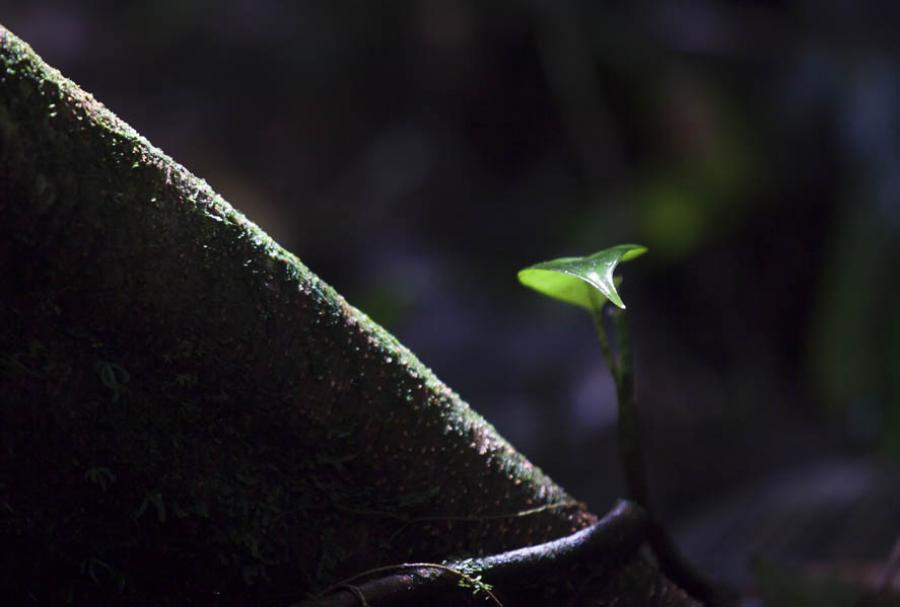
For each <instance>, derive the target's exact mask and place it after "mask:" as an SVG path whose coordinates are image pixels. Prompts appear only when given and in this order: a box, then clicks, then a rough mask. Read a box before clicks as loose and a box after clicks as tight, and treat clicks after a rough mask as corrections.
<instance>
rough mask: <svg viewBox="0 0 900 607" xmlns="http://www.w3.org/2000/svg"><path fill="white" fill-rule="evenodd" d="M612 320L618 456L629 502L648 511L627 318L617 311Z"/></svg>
mask: <svg viewBox="0 0 900 607" xmlns="http://www.w3.org/2000/svg"><path fill="white" fill-rule="evenodd" d="M613 319H614V320H615V323H616V337H617V339H618V346H619V347H618V354H619V356H618V364H617V365H616V367H617V373H616V374H614V375H613V379H614V380H615V383H616V397H617V399H618V401H619V455H620V457H621V458H622V466H623V467H624V473H625V486H626V488H627V497H628V499H630V500H632V501H634V502H637V503H638V504H640V505H641V506H643V507H644V508H645V509H647V510H648V511H649V510H650V500H649V495H648V491H647V475H646V472H645V470H644V456H643V454H642V452H641V440H640V429H639V425H638V414H637V405H636V404H635V400H634V367H633V364H632V356H631V334H630V331H629V329H628V317H627V316H626V315H625V312H624V311H622V310H615V311H614V312H613Z"/></svg>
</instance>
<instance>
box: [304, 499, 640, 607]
mask: <svg viewBox="0 0 900 607" xmlns="http://www.w3.org/2000/svg"><path fill="white" fill-rule="evenodd" d="M649 522H650V521H649V518H648V516H647V513H646V511H645V510H644V509H643V508H641V507H640V506H638V505H637V504H634V503H633V502H627V501H620V502H618V503H617V504H616V506H615V507H614V508H613V509H612V510H611V511H610V512H609V514H607V515H606V516H605V517H603V518H602V519H601V520H599V521H598V522H596V523H594V524H593V525H591V526H590V527H586V528H585V529H582V530H581V531H578V532H576V533H573V534H572V535H569V536H566V537H564V538H560V539H558V540H554V541H551V542H546V543H544V544H538V545H536V546H529V547H527V548H520V549H518V550H511V551H509V552H503V553H501V554H495V555H491V556H487V557H483V558H478V559H465V560H462V561H455V562H450V563H445V564H437V563H405V564H401V565H394V566H388V567H379V568H377V569H372V570H369V571H365V572H363V573H360V574H358V575H356V576H354V577H352V578H349V579H347V580H343V581H341V582H340V583H338V584H336V585H334V586H332V587H330V588H328V589H326V590H325V591H324V592H323V593H321V594H320V595H318V596H317V597H315V598H313V599H311V600H308V601H304V602H303V603H301V604H300V607H360V605H363V604H366V603H368V604H369V605H373V606H374V605H385V604H390V603H391V602H394V601H400V600H402V601H413V600H414V601H419V602H421V601H423V600H425V599H426V598H428V597H432V596H435V595H437V594H440V593H443V592H447V591H449V590H451V589H452V588H454V587H456V586H459V585H462V586H464V587H465V588H468V589H469V590H468V591H469V592H476V593H477V592H479V591H484V592H486V593H488V594H489V596H490V597H491V598H493V599H494V600H495V602H496V603H497V604H500V603H499V600H498V599H497V598H496V597H495V596H494V595H493V594H490V589H491V586H492V585H495V584H500V583H503V582H506V581H514V580H519V581H521V580H523V579H524V580H527V579H539V578H540V577H542V576H549V575H552V574H554V573H558V572H559V571H561V570H563V569H565V568H566V567H567V566H570V565H573V564H575V563H577V562H585V563H591V564H600V563H604V562H611V561H617V562H618V561H625V560H627V559H629V558H631V557H633V556H634V555H635V554H636V553H637V551H638V550H639V549H640V547H641V545H642V544H644V542H646V541H647V539H648V531H649ZM376 574H386V575H380V576H379V577H375V578H374V579H370V580H369V581H366V582H363V583H358V582H359V581H360V580H362V579H364V578H367V577H371V576H372V575H376ZM460 582H462V583H461V584H460ZM351 583H353V588H354V590H353V591H350V590H348V585H349V584H351ZM363 601H364V602H363Z"/></svg>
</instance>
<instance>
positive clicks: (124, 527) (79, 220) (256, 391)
mask: <svg viewBox="0 0 900 607" xmlns="http://www.w3.org/2000/svg"><path fill="white" fill-rule="evenodd" d="M0 276H2V282H0V592H2V594H3V596H6V597H13V598H14V599H15V600H14V601H13V602H16V603H18V602H19V600H23V601H31V602H33V603H35V604H57V603H58V604H96V603H97V601H101V602H104V603H107V604H116V603H120V604H140V605H145V604H146V605H151V604H152V605H157V604H159V605H164V604H178V605H188V604H197V605H206V604H209V605H214V604H221V605H228V604H242V603H247V602H249V601H251V600H252V601H254V602H257V603H260V602H262V604H266V605H287V604H291V603H292V602H296V601H300V600H304V599H306V598H308V597H309V596H310V595H312V594H314V593H315V592H317V591H319V590H321V589H323V588H325V587H327V586H328V585H329V584H331V583H333V582H334V581H335V580H338V579H341V578H342V577H346V576H350V575H352V574H354V573H357V572H359V571H362V570H365V569H367V568H374V567H378V566H384V565H389V564H392V563H402V562H410V561H417V562H421V561H435V562H442V561H446V560H449V559H459V558H477V557H481V556H486V555H491V554H495V553H502V552H504V551H510V550H514V549H517V548H521V547H524V546H529V545H533V544H537V543H541V542H548V541H551V540H554V539H557V538H560V537H563V536H566V535H569V534H571V533H573V532H576V531H578V530H580V529H583V528H585V527H587V526H589V525H591V524H593V523H594V522H595V521H596V520H597V519H596V517H595V516H594V515H593V514H591V513H590V512H588V511H587V509H586V508H585V507H584V505H582V504H580V503H578V502H577V501H575V500H574V499H573V498H572V497H571V496H569V495H568V494H567V493H566V492H565V491H564V490H563V489H562V488H560V487H559V486H558V485H556V484H555V483H554V482H553V481H551V480H550V479H549V478H548V477H547V476H546V475H544V474H543V473H542V472H541V471H540V470H539V469H538V468H536V467H535V466H533V465H532V464H531V463H529V462H528V461H527V460H526V459H525V458H524V457H523V456H522V455H520V454H519V453H518V452H516V451H515V450H514V449H513V448H512V447H511V446H510V445H509V444H508V443H507V442H506V441H505V440H503V439H502V438H501V437H500V436H499V435H498V434H497V432H496V431H495V430H494V428H493V427H491V426H490V424H488V423H487V422H485V421H484V420H483V419H482V418H481V417H480V416H478V415H477V414H476V413H475V412H474V411H473V410H472V409H471V408H470V407H469V406H468V405H467V404H466V403H465V402H463V401H462V400H460V398H459V397H458V396H457V395H456V394H455V393H454V392H453V391H452V390H450V389H449V388H448V387H447V386H445V385H444V384H443V383H441V382H440V381H439V380H438V379H437V378H436V377H435V376H434V375H433V374H432V373H431V371H429V370H428V369H427V368H426V367H424V366H423V365H422V364H421V363H420V362H419V361H418V360H417V359H416V357H415V356H414V355H413V354H412V353H411V352H410V351H409V350H407V349H406V348H404V347H403V346H402V345H401V344H399V343H398V342H397V340H396V339H395V338H393V337H392V336H391V335H389V334H388V333H387V332H385V331H384V330H383V329H382V328H380V327H379V326H378V325H377V324H375V323H374V322H372V321H371V320H370V319H369V318H368V317H366V316H365V314H363V313H361V312H360V311H359V310H357V309H355V308H353V307H352V306H351V305H349V304H348V303H347V302H346V301H345V300H344V299H343V298H342V297H341V296H340V295H338V294H337V293H336V292H335V291H334V290H333V289H331V288H330V287H329V286H328V285H326V284H325V283H323V282H322V281H321V280H320V279H319V278H317V277H316V276H315V275H314V274H313V273H312V272H310V271H309V270H308V269H307V268H306V267H305V266H304V265H303V264H302V263H301V262H300V261H299V260H298V259H297V258H296V257H295V256H294V255H292V254H291V253H289V252H287V251H285V250H284V249H283V248H281V247H280V246H279V245H277V244H276V243H275V242H273V241H272V240H271V239H270V238H269V237H268V236H267V235H266V234H265V233H263V232H262V231H261V230H260V229H259V228H258V227H256V226H255V225H254V224H253V223H251V222H250V221H249V220H247V219H246V218H245V217H244V216H243V215H241V214H240V213H239V212H238V211H236V210H235V209H234V208H233V207H231V206H230V205H229V204H228V203H226V202H225V201H224V200H223V199H222V198H221V197H219V196H218V195H217V194H215V192H213V190H212V189H211V188H210V187H209V186H208V185H207V184H206V183H205V182H204V181H203V180H201V179H199V178H197V177H195V176H193V175H192V174H190V173H189V172H188V171H187V170H186V169H185V168H183V167H182V166H180V165H179V164H177V163H176V162H175V161H173V160H172V159H171V158H169V157H168V156H166V155H165V154H164V153H163V152H161V151H160V150H158V149H156V148H155V147H153V146H152V145H151V144H150V143H149V142H147V141H146V140H145V139H144V138H142V137H141V136H140V135H139V134H138V133H136V132H135V131H134V130H133V129H131V128H130V127H129V126H128V125H126V124H125V123H123V122H122V121H121V120H119V119H118V118H116V117H115V116H114V115H113V114H112V113H111V112H110V111H109V110H107V109H106V108H105V107H104V106H103V105H101V104H100V103H99V102H97V101H96V100H95V99H94V98H93V97H92V96H91V95H89V94H88V93H85V92H84V91H82V90H81V89H80V88H78V87H77V86H76V85H75V84H74V83H72V82H71V81H69V80H67V79H65V78H64V77H63V76H62V75H61V74H59V72H57V71H56V70H54V69H53V68H51V67H49V66H47V65H46V64H45V63H43V61H42V60H41V59H40V58H39V57H38V56H37V55H36V54H35V53H34V52H33V51H32V50H31V48H30V47H29V46H28V45H27V44H25V43H24V42H22V41H21V40H19V39H18V38H16V37H15V36H14V35H13V34H11V33H10V32H8V31H7V30H5V29H3V28H2V26H0ZM605 567H606V569H605V570H606V571H607V572H608V573H609V572H611V571H616V572H618V573H616V574H614V575H613V574H611V573H609V575H608V576H607V577H606V578H605V581H604V582H603V583H602V584H601V585H600V586H601V590H600V591H598V593H595V596H601V595H603V594H602V593H606V595H603V596H607V595H609V593H611V592H619V590H616V589H621V593H626V589H627V588H628V587H629V586H628V583H629V582H628V580H630V579H632V578H635V576H637V577H639V578H640V579H645V578H646V579H651V580H652V584H651V586H652V587H653V588H657V586H658V587H659V588H664V589H667V590H666V592H671V593H672V596H675V595H677V596H679V597H681V598H679V599H678V600H679V601H683V602H678V601H674V600H673V601H674V602H669V603H660V604H672V605H675V604H691V603H690V601H689V599H687V597H685V596H684V595H683V593H681V594H678V593H679V591H678V589H677V588H674V587H673V586H672V585H671V584H670V583H669V582H667V581H666V580H665V578H663V577H661V576H659V574H658V573H657V572H656V570H655V569H653V568H652V567H651V566H650V565H648V564H647V563H646V562H644V561H643V560H641V559H640V558H639V557H638V556H634V557H630V560H628V561H626V562H621V563H617V564H615V567H613V566H611V565H610V564H609V563H607V564H606V565H605ZM562 573H564V572H562ZM584 575H586V576H589V573H584ZM640 576H643V577H640ZM648 576H649V577H648ZM585 579H587V578H585ZM523 583H524V582H523ZM528 583H530V584H532V585H535V586H537V587H541V588H543V590H542V592H549V593H550V594H553V593H555V592H563V591H564V590H560V589H561V588H563V589H565V588H568V587H571V586H573V584H574V581H573V580H572V579H568V578H566V576H565V575H560V576H558V579H557V578H554V579H553V580H549V581H548V580H529V581H528ZM499 592H500V594H501V595H502V589H499ZM654 592H656V590H654ZM660 592H662V591H660ZM663 594H665V593H663ZM454 596H457V597H458V595H454ZM534 596H541V595H534ZM478 600H479V601H480V600H481V597H478ZM598 604H601V603H598ZM622 604H626V603H622ZM635 604H639V603H635Z"/></svg>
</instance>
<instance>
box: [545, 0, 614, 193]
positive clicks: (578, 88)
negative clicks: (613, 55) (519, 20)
mask: <svg viewBox="0 0 900 607" xmlns="http://www.w3.org/2000/svg"><path fill="white" fill-rule="evenodd" d="M529 5H530V8H531V11H532V18H533V21H534V30H535V34H536V41H537V47H538V48H537V50H538V54H539V55H540V59H541V63H542V64H543V67H544V72H545V74H546V77H547V84H548V86H549V88H550V91H551V93H552V94H553V97H554V98H555V100H556V104H557V107H558V110H559V115H560V119H561V120H562V123H563V127H564V128H565V130H566V133H567V135H568V137H569V141H570V143H571V145H572V147H573V149H574V152H575V156H576V157H577V158H578V162H579V164H580V165H581V167H580V168H581V170H582V172H583V175H584V179H585V181H586V183H587V187H588V190H589V192H588V193H589V195H591V196H593V195H594V194H596V193H597V192H598V191H600V190H601V189H603V184H604V183H605V182H606V181H607V179H606V177H608V176H609V175H613V174H620V173H621V171H622V170H624V168H625V167H624V163H623V161H622V158H621V152H620V149H619V146H618V144H617V142H616V140H615V139H614V133H615V130H614V128H613V120H612V117H611V116H610V114H609V111H608V108H607V106H606V104H605V103H604V100H603V94H602V92H601V90H600V86H599V84H598V82H597V78H596V75H595V73H594V65H593V59H592V57H591V47H590V44H589V43H588V40H587V39H586V37H585V35H584V32H583V30H582V28H581V27H580V26H579V20H578V16H577V15H576V14H575V10H576V9H575V7H574V6H572V3H571V2H569V1H568V0H558V1H554V0H529Z"/></svg>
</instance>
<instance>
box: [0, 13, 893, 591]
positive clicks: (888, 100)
mask: <svg viewBox="0 0 900 607" xmlns="http://www.w3.org/2000/svg"><path fill="white" fill-rule="evenodd" d="M0 22H2V23H3V24H4V25H6V26H7V27H9V28H10V29H11V30H12V31H13V32H14V33H16V34H17V35H19V36H21V37H22V38H23V39H25V40H26V41H28V42H29V43H31V44H32V45H33V46H34V48H35V50H36V51H37V52H38V53H39V54H41V55H42V56H43V57H44V58H45V59H46V60H47V61H48V62H49V63H50V64H51V65H54V66H56V67H58V68H60V70H61V71H62V72H63V73H64V74H65V75H67V76H68V77H70V78H72V79H73V80H75V81H76V82H78V83H79V84H80V85H81V86H83V87H84V88H85V89H86V90H88V91H90V92H92V93H94V94H95V96H96V97H97V98H98V99H99V100H101V101H102V102H104V103H105V104H106V105H107V106H108V107H109V108H110V109H112V110H113V111H114V112H116V113H117V114H118V115H119V116H120V117H122V118H123V119H124V120H125V121H127V122H129V123H130V124H131V125H133V126H134V127H135V128H136V129H137V130H138V131H139V132H141V133H142V134H143V135H145V136H146V137H147V138H148V139H149V140H150V141H151V142H152V143H153V144H155V145H157V146H159V147H160V148H162V149H163V150H165V151H166V152H167V153H168V154H170V155H171V156H173V157H174V158H175V159H177V160H178V161H179V162H181V163H183V164H184V165H185V166H187V167H188V168H189V169H190V170H191V171H193V172H194V173H196V174H197V175H199V176H201V177H203V178H205V179H206V180H207V181H209V182H210V184H211V185H212V186H213V188H215V189H216V190H218V191H219V192H220V193H222V194H223V195H224V196H225V198H226V199H227V200H229V201H230V202H231V203H232V204H233V205H234V206H236V207H237V208H238V209H239V210H241V211H242V212H244V213H245V214H246V215H247V216H248V217H249V218H250V219H251V220H253V221H255V222H257V223H258V224H259V225H261V226H262V227H263V228H264V229H265V230H267V231H268V232H269V233H271V234H272V235H273V236H275V238H276V239H277V240H279V241H280V242H281V243H282V244H283V245H284V246H285V247H287V248H288V249H290V250H291V251H293V252H295V253H296V254H297V255H298V256H299V257H300V258H301V259H302V260H303V261H304V263H306V264H307V265H308V266H309V267H311V268H312V269H313V271H315V272H316V273H317V274H319V275H320V276H321V277H322V278H324V279H325V280H326V281H327V282H329V283H330V284H332V285H333V286H335V287H336V288H337V289H338V291H340V292H341V293H342V294H344V295H345V296H346V297H347V298H348V299H349V301H350V302H351V303H353V304H354V305H356V306H357V307H359V308H361V309H362V310H364V311H365V312H367V313H368V314H370V315H371V316H372V317H373V318H374V319H375V320H377V321H378V322H380V323H381V324H383V325H384V326H386V327H387V328H388V329H389V330H390V331H392V332H393V333H395V334H396V335H397V336H398V337H399V338H400V340H401V341H402V342H403V343H405V344H406V345H407V346H409V347H410V348H411V349H412V350H413V351H414V352H416V353H417V354H418V355H419V356H420V358H421V359H422V360H423V361H424V362H425V363H426V364H427V365H428V366H430V367H431V368H433V369H434V370H435V372H436V373H437V374H438V376H439V377H441V378H442V379H443V380H445V381H446V382H447V383H448V384H449V385H450V386H451V387H453V388H454V389H455V390H457V391H458V392H460V393H461V394H462V396H463V397H464V398H465V399H466V400H468V401H469V402H470V403H472V404H473V406H474V407H475V408H476V409H477V410H478V411H479V412H481V413H482V414H483V415H484V416H485V417H487V419H488V420H490V421H491V422H492V423H494V424H495V425H496V426H497V428H498V429H499V430H500V432H501V434H503V435H504V436H506V437H507V438H509V439H510V440H511V442H512V443H513V444H514V445H515V446H516V447H517V448H519V449H520V450H521V451H523V452H524V453H526V454H527V455H528V456H529V457H530V458H531V459H532V460H533V461H534V462H535V463H536V464H538V465H539V466H541V467H542V468H544V469H545V470H546V471H548V472H549V473H550V475H551V476H552V477H554V478H555V479H556V480H557V481H558V482H560V483H561V484H562V485H563V486H565V487H567V488H568V489H570V490H571V491H572V492H573V494H575V495H576V496H578V497H579V498H581V499H585V500H587V501H588V502H589V503H590V505H591V507H592V508H593V509H594V510H595V511H597V512H600V511H603V510H605V509H606V508H607V507H608V506H609V504H610V502H611V500H612V499H614V498H615V497H616V496H617V495H621V494H622V492H623V490H622V487H621V481H620V478H619V472H618V467H617V466H618V462H617V459H616V452H615V444H614V432H613V430H614V422H615V403H614V400H613V390H612V384H611V381H610V379H609V378H608V377H607V374H606V371H605V370H604V368H603V366H602V363H601V357H600V352H599V348H598V347H597V345H596V343H595V339H594V334H593V330H592V327H591V323H590V319H589V318H588V317H587V315H585V314H584V313H583V312H581V311H579V310H577V309H575V308H571V309H569V308H568V307H566V306H563V305H561V304H558V303H555V302H552V301H550V300H545V299H542V298H541V297H539V296H537V295H536V294H534V293H532V292H530V291H526V290H525V289H523V288H521V287H520V286H518V284H517V281H516V278H515V274H516V272H517V270H518V269H520V268H521V267H524V266H526V265H530V264H531V263H534V262H537V261H541V260H544V259H548V258H552V257H558V256H562V255H580V254H586V253H589V252H592V251H595V250H597V249H601V248H604V247H606V246H610V245H613V244H618V243H622V242H638V243H641V244H644V245H646V246H648V247H649V248H650V254H648V255H647V256H645V257H642V258H641V259H640V260H637V261H635V262H632V263H629V264H628V265H627V266H625V267H624V277H625V281H624V283H623V285H622V287H621V291H622V294H623V298H624V299H625V301H626V303H627V304H628V305H629V316H630V318H631V322H632V327H633V332H634V341H635V350H636V356H637V382H638V396H639V400H640V402H639V405H640V407H641V415H642V420H643V422H644V430H645V438H644V440H645V446H646V450H647V458H648V464H649V467H650V471H651V476H652V478H651V485H652V490H653V493H654V497H655V501H656V503H657V504H658V507H659V509H660V511H661V512H662V513H663V515H664V517H665V518H666V519H667V520H669V521H670V522H671V523H672V524H673V525H674V527H675V528H676V529H677V530H678V535H679V539H680V542H681V543H682V545H683V546H685V547H686V549H687V550H688V551H689V552H690V553H691V555H692V556H693V557H694V558H695V559H697V560H698V561H700V562H701V563H702V564H703V566H704V567H706V568H707V569H709V570H712V571H714V572H716V573H718V574H720V575H724V576H726V577H728V578H730V579H732V580H736V581H746V579H747V575H748V573H747V571H748V570H747V564H748V563H749V562H750V560H751V558H752V557H754V556H764V557H766V558H769V559H776V560H780V561H788V562H809V561H817V562H848V561H859V560H862V561H867V562H874V561H877V560H878V559H881V558H883V557H884V556H885V555H886V553H887V552H888V550H889V548H890V546H891V544H892V543H893V541H894V539H895V538H896V537H897V535H898V534H900V476H898V472H897V461H898V454H900V289H898V285H900V272H898V268H900V264H898V262H900V240H898V236H900V76H898V74H900V4H897V3H893V2H877V3H876V2H847V1H842V0H826V1H821V2H820V1H812V0H809V1H806V2H804V1H796V2H727V3H726V2H702V1H697V2H594V1H587V0H585V1H583V2H566V1H563V0H558V1H557V0H531V1H528V0H522V1H521V2H513V1H506V2H499V1H497V2H481V1H476V0H418V1H409V2H399V1H398V2H393V1H391V2H380V1H379V2H375V1H361V0H358V1H352V2H349V1H348V2H345V1H329V0H321V1H303V2H300V1H295V2H288V1H284V2H277V1H262V0H216V1H215V2H212V1H198V2H190V1H186V0H154V1H153V2H149V1H140V2H119V1H105V2H87V1H84V2H56V3H51V2H34V1H28V2H23V1H21V0H17V1H12V0H0Z"/></svg>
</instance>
